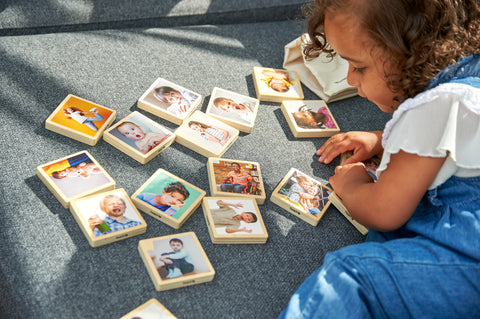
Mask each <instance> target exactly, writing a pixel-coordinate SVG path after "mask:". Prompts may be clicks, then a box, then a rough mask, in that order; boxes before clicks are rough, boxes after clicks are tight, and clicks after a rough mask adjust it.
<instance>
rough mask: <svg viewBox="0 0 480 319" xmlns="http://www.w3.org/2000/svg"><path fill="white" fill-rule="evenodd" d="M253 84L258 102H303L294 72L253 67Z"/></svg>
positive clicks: (296, 75)
mask: <svg viewBox="0 0 480 319" xmlns="http://www.w3.org/2000/svg"><path fill="white" fill-rule="evenodd" d="M253 83H254V85H255V90H256V92H257V99H259V100H260V101H269V102H282V101H284V100H303V91H302V84H301V83H300V79H299V77H298V74H297V72H295V71H291V70H283V69H271V68H263V67H254V68H253Z"/></svg>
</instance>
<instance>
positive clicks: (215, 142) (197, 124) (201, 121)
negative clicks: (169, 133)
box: [175, 111, 239, 157]
mask: <svg viewBox="0 0 480 319" xmlns="http://www.w3.org/2000/svg"><path fill="white" fill-rule="evenodd" d="M175 134H176V135H177V139H176V142H178V143H179V144H182V145H183V146H185V147H188V148H190V149H191V150H193V151H195V152H197V153H199V154H201V155H203V156H205V157H220V156H222V155H223V153H225V152H226V151H227V149H228V148H229V147H230V146H231V145H232V144H233V142H235V141H236V139H237V138H238V134H239V131H238V130H237V129H236V128H234V127H232V126H230V125H228V124H226V123H224V122H222V121H220V120H217V119H216V118H214V117H212V116H210V115H207V114H205V113H203V112H201V111H195V112H194V113H193V114H192V116H190V117H189V118H188V119H187V120H185V122H184V123H183V124H182V125H181V126H180V127H179V128H177V130H176V131H175Z"/></svg>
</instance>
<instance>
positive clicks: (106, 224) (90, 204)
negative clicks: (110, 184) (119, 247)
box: [70, 188, 147, 247]
mask: <svg viewBox="0 0 480 319" xmlns="http://www.w3.org/2000/svg"><path fill="white" fill-rule="evenodd" d="M70 211H71V212H72V215H73V217H74V218H75V220H76V221H77V223H78V225H79V226H80V229H81V230H82V232H83V233H84V235H85V237H86V238H87V240H88V243H89V244H90V246H92V247H99V246H102V245H106V244H110V243H113V242H116V241H119V240H122V239H126V238H130V237H132V236H136V235H139V234H143V233H145V231H146V230H147V224H146V222H145V220H144V219H143V217H142V215H141V214H140V213H139V212H138V210H137V208H136V207H135V206H134V205H133V203H132V201H131V200H130V198H129V197H128V194H127V193H126V192H125V190H124V189H123V188H119V189H115V190H111V191H108V192H103V193H99V194H95V195H91V196H87V197H84V198H79V199H76V200H74V201H72V203H71V205H70Z"/></svg>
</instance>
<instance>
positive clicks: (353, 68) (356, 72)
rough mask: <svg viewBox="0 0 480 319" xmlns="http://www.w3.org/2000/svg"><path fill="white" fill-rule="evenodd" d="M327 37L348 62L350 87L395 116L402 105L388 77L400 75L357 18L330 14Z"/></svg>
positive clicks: (350, 15)
mask: <svg viewBox="0 0 480 319" xmlns="http://www.w3.org/2000/svg"><path fill="white" fill-rule="evenodd" d="M324 29H325V36H326V38H327V41H328V43H329V45H330V46H331V47H332V49H333V50H334V51H335V52H336V53H337V54H338V55H340V56H341V57H342V58H344V59H345V60H347V62H348V74H347V82H348V84H350V85H352V86H355V87H357V88H358V94H359V95H360V96H362V97H366V98H367V99H369V100H370V101H371V102H373V103H375V104H376V105H377V106H378V107H379V108H380V109H381V110H382V111H383V112H387V113H391V112H393V111H394V110H396V109H397V107H398V105H399V104H400V102H398V101H394V99H393V98H394V96H395V94H394V93H393V92H392V91H391V90H390V89H389V88H388V87H387V83H386V79H385V74H392V73H394V74H399V73H400V72H399V70H396V69H395V68H394V67H393V66H392V65H391V64H389V63H384V62H388V61H389V57H387V56H385V55H384V54H383V53H382V52H381V51H380V50H379V49H377V48H375V47H372V46H371V40H370V39H369V37H368V35H367V33H366V32H364V31H363V30H361V29H360V28H359V27H358V23H357V21H356V18H355V17H354V16H353V14H345V13H343V14H342V13H327V14H326V16H325V23H324Z"/></svg>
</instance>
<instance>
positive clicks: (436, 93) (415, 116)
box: [377, 83, 480, 188]
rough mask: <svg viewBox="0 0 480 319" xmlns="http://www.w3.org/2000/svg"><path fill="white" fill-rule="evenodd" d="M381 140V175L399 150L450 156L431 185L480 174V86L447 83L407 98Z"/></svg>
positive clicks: (432, 186)
mask: <svg viewBox="0 0 480 319" xmlns="http://www.w3.org/2000/svg"><path fill="white" fill-rule="evenodd" d="M382 143H383V147H384V154H383V157H382V162H381V163H380V166H379V168H378V170H377V174H379V175H381V172H382V171H384V170H385V169H386V168H387V166H388V163H389V162H390V156H391V155H392V154H396V153H398V152H399V151H400V150H403V151H405V152H408V153H413V154H418V155H420V156H428V157H445V156H448V157H447V160H446V161H445V163H444V165H443V166H442V168H441V169H440V172H439V174H438V175H437V177H436V179H435V181H434V182H433V183H432V185H431V186H430V188H434V187H436V186H438V185H440V184H441V183H443V182H444V181H446V180H447V179H448V178H449V177H450V176H452V175H457V176H478V175H480V156H479V155H478V154H479V150H480V89H475V88H473V87H471V86H468V85H464V84H455V83H448V84H442V85H439V86H437V87H436V88H434V89H431V90H429V91H426V92H424V93H421V94H419V95H417V96H416V97H415V98H412V99H408V100H406V101H405V102H404V103H402V104H401V105H400V107H399V108H398V109H397V110H396V111H395V113H394V114H393V117H392V119H391V120H390V121H389V122H388V123H387V125H386V126H385V130H384V134H383V141H382Z"/></svg>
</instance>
